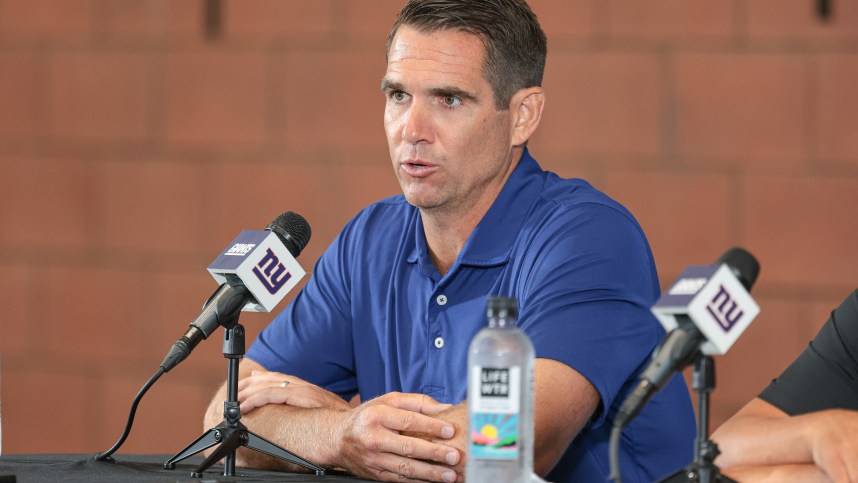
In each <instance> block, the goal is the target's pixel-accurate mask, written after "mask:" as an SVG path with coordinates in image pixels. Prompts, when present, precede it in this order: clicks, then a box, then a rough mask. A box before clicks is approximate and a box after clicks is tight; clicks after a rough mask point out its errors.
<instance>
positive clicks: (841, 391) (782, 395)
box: [759, 290, 858, 416]
mask: <svg viewBox="0 0 858 483" xmlns="http://www.w3.org/2000/svg"><path fill="white" fill-rule="evenodd" d="M856 353H858V290H856V291H855V292H853V293H852V294H851V295H850V296H849V297H847V298H846V300H845V301H843V303H842V304H840V306H839V307H838V308H837V309H835V310H834V311H833V312H832V313H831V317H829V319H828V321H826V322H825V325H823V326H822V329H820V331H819V333H818V334H817V335H816V337H815V338H814V339H813V341H812V342H811V343H810V345H809V346H808V347H807V349H805V350H804V352H802V353H801V355H799V357H798V358H797V359H796V360H795V361H794V362H793V363H792V364H791V365H790V366H789V367H788V368H787V369H786V370H785V371H784V372H783V374H781V375H780V376H778V377H777V379H775V380H773V381H772V383H771V384H769V386H768V387H766V389H764V390H763V392H762V393H760V396H759V397H760V399H762V400H764V401H766V402H768V403H770V404H772V405H773V406H775V407H777V408H779V409H780V410H781V411H784V412H785V413H787V414H789V415H791V416H795V415H799V414H805V413H809V412H814V411H821V410H825V409H834V408H842V409H853V410H858V389H856V387H858V386H856V383H858V362H857V361H856V357H855V356H856Z"/></svg>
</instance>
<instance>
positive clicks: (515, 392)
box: [465, 297, 534, 483]
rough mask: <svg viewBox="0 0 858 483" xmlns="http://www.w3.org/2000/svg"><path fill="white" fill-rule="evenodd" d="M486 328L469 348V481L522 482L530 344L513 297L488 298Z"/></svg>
mask: <svg viewBox="0 0 858 483" xmlns="http://www.w3.org/2000/svg"><path fill="white" fill-rule="evenodd" d="M486 317H487V318H488V321H489V326H488V327H486V328H484V329H482V330H480V331H479V332H478V333H477V335H476V336H474V339H473V340H472V341H471V346H470V348H469V350H468V461H467V465H466V467H465V481H467V482H468V483H483V482H486V483H501V482H516V483H524V482H529V481H530V480H531V474H532V473H533V357H534V355H533V344H532V343H531V342H530V339H529V338H528V337H527V335H526V334H525V333H524V332H522V331H521V330H519V329H518V328H517V327H516V326H515V323H516V319H517V317H518V307H517V305H516V301H515V299H512V298H507V297H489V300H488V306H487V309H486Z"/></svg>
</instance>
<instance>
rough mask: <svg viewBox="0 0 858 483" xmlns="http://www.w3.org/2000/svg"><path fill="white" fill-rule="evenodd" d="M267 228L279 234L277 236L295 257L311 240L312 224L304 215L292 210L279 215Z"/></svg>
mask: <svg viewBox="0 0 858 483" xmlns="http://www.w3.org/2000/svg"><path fill="white" fill-rule="evenodd" d="M265 229H266V230H269V231H271V232H274V233H275V234H277V238H279V239H280V241H281V242H283V245H285V246H286V249H288V250H289V253H291V254H292V256H293V257H295V258H298V255H300V254H301V250H303V249H304V247H305V246H307V243H309V241H310V235H311V232H310V224H309V223H307V220H305V219H304V217H303V216H301V215H299V214H298V213H294V212H292V211H287V212H286V213H283V214H282V215H280V216H278V217H277V219H275V220H274V221H272V222H271V224H270V225H268V226H267V227H265Z"/></svg>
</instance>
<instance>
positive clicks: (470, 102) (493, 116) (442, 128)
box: [382, 26, 513, 216]
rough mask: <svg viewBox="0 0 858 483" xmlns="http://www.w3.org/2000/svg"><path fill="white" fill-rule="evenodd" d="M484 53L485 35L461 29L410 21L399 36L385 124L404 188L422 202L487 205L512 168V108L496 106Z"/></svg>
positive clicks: (385, 85)
mask: <svg viewBox="0 0 858 483" xmlns="http://www.w3.org/2000/svg"><path fill="white" fill-rule="evenodd" d="M484 59H485V47H484V46H483V43H482V41H481V40H480V39H479V37H477V36H476V35H472V34H469V33H465V32H459V31H455V30H441V31H437V32H433V33H429V34H424V33H420V32H419V31H417V30H415V29H413V28H411V27H408V26H402V27H401V28H400V29H399V30H398V32H397V34H396V36H395V37H394V39H393V42H392V43H391V46H390V51H389V52H388V61H387V72H386V74H385V76H384V80H383V82H382V90H383V91H384V95H385V98H386V106H385V110H384V128H385V131H386V133H387V144H388V147H389V149H390V158H391V160H392V161H393V168H394V170H395V171H396V177H397V178H398V179H399V184H400V186H401V187H402V192H403V193H404V194H405V197H406V199H407V200H408V202H409V203H411V204H413V205H414V206H417V207H418V208H421V209H425V210H433V209H437V210H442V211H444V212H450V213H459V214H466V213H468V210H470V209H473V208H474V207H478V208H479V207H481V208H483V209H487V208H488V206H490V205H491V202H492V201H494V198H495V197H496V196H497V193H498V192H499V191H500V189H501V188H502V187H503V184H504V182H505V181H506V178H507V177H508V175H509V172H510V171H511V169H512V161H513V160H512V147H511V141H510V140H511V128H512V125H511V121H510V113H509V111H508V110H504V111H498V110H496V108H495V102H494V97H493V92H492V88H491V85H490V84H489V82H488V81H487V80H486V79H485V77H484V76H483V72H482V68H483V63H484ZM481 215H482V214H480V216H481Z"/></svg>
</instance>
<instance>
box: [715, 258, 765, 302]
mask: <svg viewBox="0 0 858 483" xmlns="http://www.w3.org/2000/svg"><path fill="white" fill-rule="evenodd" d="M722 263H725V264H727V266H728V267H730V270H732V271H733V275H735V276H736V278H738V279H739V281H740V282H742V285H744V286H745V290H747V291H749V292H750V291H751V287H752V286H753V285H754V282H756V281H757V276H759V275H760V262H758V261H757V259H756V258H755V257H754V256H753V255H751V253H750V252H749V251H747V250H745V249H744V248H739V247H733V248H731V249H729V250H727V251H726V252H725V253H724V254H723V255H721V256H720V257H718V261H716V262H715V264H716V265H721V264H722Z"/></svg>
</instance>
